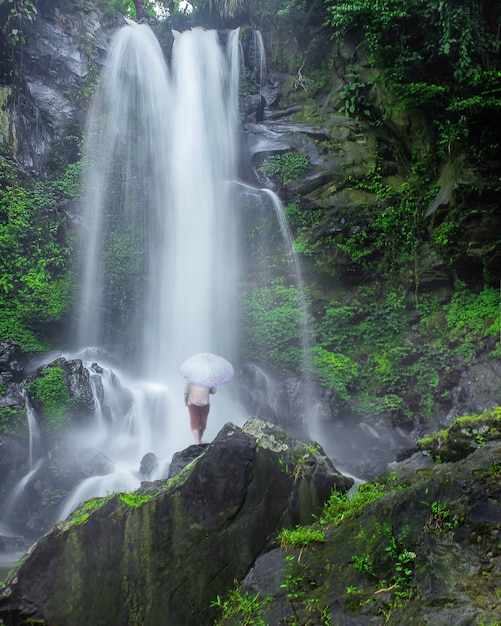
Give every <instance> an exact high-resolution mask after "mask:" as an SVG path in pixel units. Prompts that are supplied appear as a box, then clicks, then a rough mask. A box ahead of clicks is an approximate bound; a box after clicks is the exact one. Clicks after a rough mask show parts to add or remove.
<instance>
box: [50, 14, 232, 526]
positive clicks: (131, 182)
mask: <svg viewBox="0 0 501 626" xmlns="http://www.w3.org/2000/svg"><path fill="white" fill-rule="evenodd" d="M239 63H240V44H239V36H238V30H236V31H233V32H232V33H230V36H229V38H228V44H227V46H226V47H223V46H222V44H221V43H220V41H219V38H218V34H217V32H216V31H205V30H202V29H198V28H195V29H193V30H191V31H186V32H183V33H177V32H176V33H174V45H173V49H172V60H171V65H170V67H169V68H168V67H167V66H166V64H165V62H164V57H163V52H162V50H161V47H160V45H159V43H158V41H157V40H156V38H155V37H154V35H153V33H152V31H151V29H150V28H149V26H147V25H144V24H140V25H139V24H135V23H133V22H129V23H128V25H127V26H125V27H123V28H122V29H121V30H120V31H119V32H118V33H117V35H116V36H115V39H114V41H113V43H112V46H111V49H110V52H109V57H108V61H107V67H106V70H105V72H104V74H103V77H102V81H101V85H100V87H99V91H98V94H97V97H96V99H95V103H94V106H93V109H92V113H91V119H90V122H89V130H88V141H87V146H86V163H87V167H86V172H85V187H86V190H87V194H86V196H85V202H84V204H85V212H84V216H83V222H84V233H83V238H82V258H83V263H82V267H83V271H82V298H81V303H80V309H79V320H80V322H79V323H80V325H79V329H78V341H79V346H80V348H81V349H83V353H82V358H83V360H84V363H85V365H86V366H87V367H88V368H89V370H90V371H92V372H93V374H92V375H93V376H99V377H100V385H101V386H102V394H101V395H100V394H99V393H98V388H97V387H96V386H95V387H94V392H95V393H94V396H95V397H94V402H95V406H96V408H97V411H96V420H95V423H94V424H93V425H92V428H91V429H89V431H88V432H79V433H78V434H77V435H75V437H74V439H75V441H76V440H79V441H80V442H83V443H84V445H85V446H86V447H93V448H96V449H98V450H101V451H103V453H105V455H106V456H107V457H108V458H109V459H110V461H111V463H112V466H113V471H111V472H110V473H108V474H106V475H105V476H90V477H89V478H87V479H86V480H85V481H83V482H82V483H81V484H80V485H79V486H78V487H77V489H75V490H74V492H73V493H71V494H70V495H69V497H68V498H67V499H66V501H65V503H64V506H63V508H62V511H61V517H64V516H66V515H67V514H68V513H69V512H71V510H72V509H73V508H74V507H75V506H76V505H77V504H78V503H79V502H81V501H82V500H83V499H85V498H89V497H91V496H100V495H105V494H106V493H111V492H115V491H120V490H124V491H125V490H131V489H135V488H137V487H138V486H139V483H140V480H141V476H140V475H139V473H138V468H139V466H140V462H141V459H142V458H143V457H144V455H145V454H147V453H153V454H155V455H157V456H158V457H159V465H158V468H157V473H158V474H159V475H156V476H151V477H150V478H155V477H161V475H166V468H167V465H168V463H166V460H168V459H170V458H171V456H172V454H173V453H174V452H176V451H178V450H180V449H183V448H185V447H187V446H188V445H190V444H191V443H193V442H192V439H191V432H190V428H189V419H188V412H187V409H186V407H185V406H184V398H183V387H184V381H183V379H182V378H181V376H180V374H179V366H180V364H181V363H182V362H183V361H184V360H185V359H186V358H187V357H188V356H190V355H191V354H194V353H197V352H205V351H209V352H214V353H217V354H221V355H222V356H224V357H225V358H228V359H229V360H230V361H231V360H232V359H233V357H234V345H235V328H236V322H235V310H236V308H237V291H236V290H237V286H238V255H237V241H236V230H237V229H236V215H235V200H234V196H233V191H232V189H231V187H230V186H229V185H228V184H227V181H228V180H232V179H234V178H235V177H236V173H237V155H238V147H237V126H238V77H239ZM96 345H98V346H100V347H103V348H105V349H106V350H107V351H108V352H109V353H110V354H111V355H112V356H113V360H115V359H116V361H118V362H119V363H121V366H120V369H118V368H117V367H116V366H112V365H111V360H110V361H109V362H108V361H107V360H106V358H102V357H95V355H93V354H92V351H89V350H88V349H86V347H87V346H96ZM89 352H90V354H89ZM93 361H97V362H98V365H99V367H97V366H94V365H93ZM98 387H99V386H98ZM227 421H232V422H234V423H240V422H241V421H243V416H242V415H241V414H240V412H239V408H238V406H237V404H236V403H235V401H234V399H233V394H232V389H231V385H228V386H226V387H225V388H221V389H220V390H219V391H218V394H217V395H216V396H215V398H214V399H213V402H212V409H211V414H210V416H209V423H208V428H207V432H206V440H210V439H211V438H212V437H213V436H215V435H216V434H217V432H219V430H220V429H221V427H222V426H223V425H224V424H225V423H226V422H227Z"/></svg>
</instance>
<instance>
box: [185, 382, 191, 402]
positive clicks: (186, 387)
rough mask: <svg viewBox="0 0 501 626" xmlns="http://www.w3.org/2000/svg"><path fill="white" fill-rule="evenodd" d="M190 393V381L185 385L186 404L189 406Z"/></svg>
mask: <svg viewBox="0 0 501 626" xmlns="http://www.w3.org/2000/svg"><path fill="white" fill-rule="evenodd" d="M189 395H190V385H189V383H186V385H185V386H184V403H185V405H186V406H188V397H189Z"/></svg>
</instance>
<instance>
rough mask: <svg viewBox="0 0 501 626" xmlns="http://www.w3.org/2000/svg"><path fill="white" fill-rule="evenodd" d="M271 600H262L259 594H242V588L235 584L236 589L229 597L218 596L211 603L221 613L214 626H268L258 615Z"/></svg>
mask: <svg viewBox="0 0 501 626" xmlns="http://www.w3.org/2000/svg"><path fill="white" fill-rule="evenodd" d="M268 601H269V600H267V599H265V600H260V598H259V594H256V595H254V596H253V595H251V594H250V593H248V592H245V593H242V589H241V586H240V585H239V584H238V583H237V582H235V587H234V589H231V590H230V591H229V592H228V597H227V598H226V599H223V598H222V597H221V596H217V598H216V600H214V601H213V602H212V603H211V606H212V607H215V608H216V609H218V611H219V612H220V618H219V619H218V620H216V621H215V622H214V626H218V625H221V626H222V625H223V624H241V625H244V626H266V624H265V622H264V621H263V620H262V619H261V618H260V617H259V615H256V614H258V613H259V609H260V608H261V606H262V605H263V604H266V603H267V602H268Z"/></svg>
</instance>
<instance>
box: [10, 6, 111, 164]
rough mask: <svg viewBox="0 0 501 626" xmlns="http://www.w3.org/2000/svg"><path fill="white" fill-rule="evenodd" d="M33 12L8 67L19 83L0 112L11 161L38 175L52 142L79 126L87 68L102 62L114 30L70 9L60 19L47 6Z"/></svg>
mask: <svg viewBox="0 0 501 626" xmlns="http://www.w3.org/2000/svg"><path fill="white" fill-rule="evenodd" d="M37 8H38V13H37V15H36V18H35V19H34V20H33V22H26V23H25V24H24V26H23V33H24V37H25V44H24V45H23V48H22V52H21V55H22V56H21V57H19V56H18V55H14V57H13V61H12V62H13V63H14V64H15V63H19V64H20V68H22V70H18V69H15V68H13V69H12V72H11V74H12V75H17V74H18V73H19V72H21V71H22V82H20V83H19V84H16V85H14V86H13V87H12V88H11V90H10V91H9V96H8V98H7V99H6V102H5V103H4V107H3V108H4V115H5V121H6V123H7V125H8V126H9V128H10V132H9V136H10V138H11V139H12V142H11V145H10V148H11V149H12V151H13V153H14V156H15V157H16V159H17V161H18V163H20V164H21V165H22V166H24V168H26V169H28V170H30V171H33V172H34V173H37V174H40V173H42V172H43V171H44V168H45V167H46V164H47V159H48V157H49V153H50V150H51V147H52V144H53V142H54V140H55V139H57V138H58V137H62V136H64V134H65V132H66V129H67V127H68V125H69V124H72V123H75V122H78V123H83V121H84V118H83V116H84V114H85V112H84V111H83V107H82V101H81V96H82V86H83V84H84V81H85V80H86V79H87V77H88V72H89V62H90V61H91V60H92V61H93V62H97V63H98V64H99V63H100V62H102V59H103V58H104V53H105V50H106V49H107V47H108V45H109V41H110V37H111V33H112V31H113V29H114V26H112V27H111V28H108V29H106V28H103V25H102V16H100V15H99V13H98V12H96V11H90V12H87V11H85V12H84V11H83V10H80V9H78V8H75V6H74V5H72V6H68V8H67V10H65V11H64V13H63V12H62V11H61V10H59V9H57V8H55V7H54V6H52V3H43V2H41V3H39V4H38V6H37ZM19 102H21V105H20V106H19Z"/></svg>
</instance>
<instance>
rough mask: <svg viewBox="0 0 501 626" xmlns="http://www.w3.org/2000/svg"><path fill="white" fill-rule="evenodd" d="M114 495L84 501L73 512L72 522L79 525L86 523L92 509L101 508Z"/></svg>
mask: <svg viewBox="0 0 501 626" xmlns="http://www.w3.org/2000/svg"><path fill="white" fill-rule="evenodd" d="M111 498H112V496H106V497H105V498H92V499H91V500H86V501H85V502H83V503H82V504H81V505H80V506H79V507H78V508H77V509H75V511H73V513H72V514H71V518H70V520H69V521H70V523H71V524H74V525H75V526H78V525H79V524H85V522H86V521H87V520H88V519H89V516H90V514H91V512H92V511H95V510H96V509H98V508H100V507H101V506H103V504H105V503H106V502H108V501H109V500H110V499H111Z"/></svg>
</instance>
